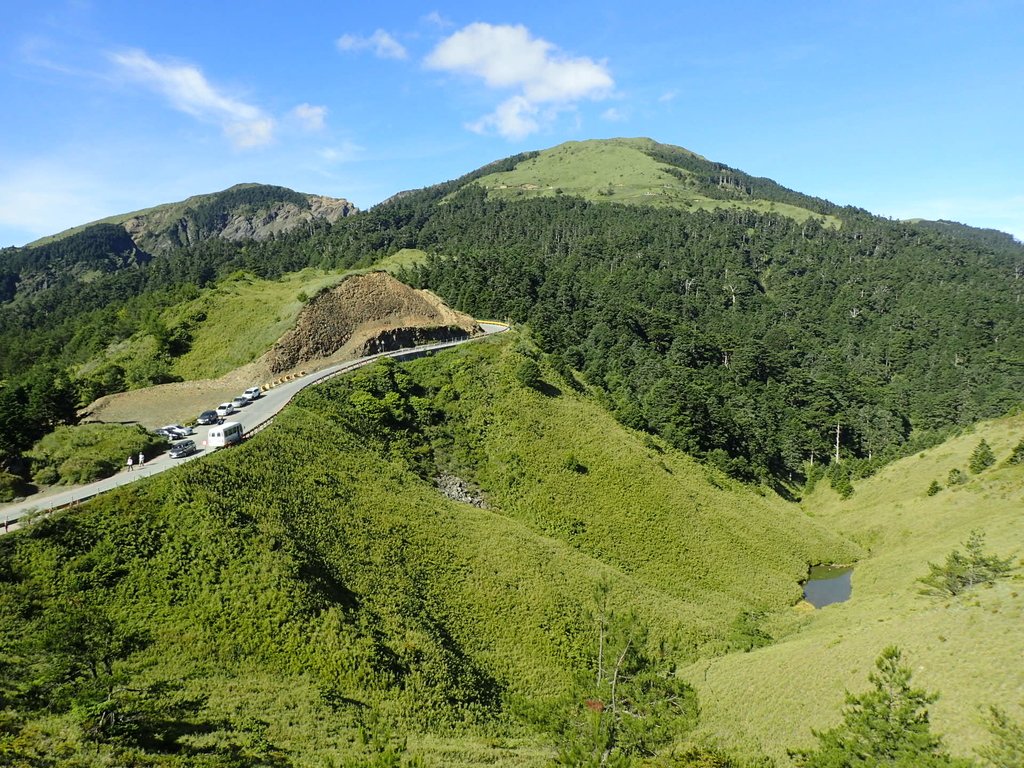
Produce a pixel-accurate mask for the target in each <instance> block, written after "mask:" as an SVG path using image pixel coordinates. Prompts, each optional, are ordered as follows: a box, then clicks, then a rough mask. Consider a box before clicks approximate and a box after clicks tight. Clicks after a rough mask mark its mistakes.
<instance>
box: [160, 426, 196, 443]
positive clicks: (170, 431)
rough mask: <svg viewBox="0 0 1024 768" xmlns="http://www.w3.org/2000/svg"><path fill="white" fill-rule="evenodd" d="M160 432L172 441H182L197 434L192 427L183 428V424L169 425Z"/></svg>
mask: <svg viewBox="0 0 1024 768" xmlns="http://www.w3.org/2000/svg"><path fill="white" fill-rule="evenodd" d="M159 431H160V432H162V433H163V434H165V435H166V436H167V437H168V438H170V439H171V440H181V439H182V438H183V437H188V436H189V435H194V434H195V430H194V429H192V427H183V426H181V424H168V425H166V426H164V427H161V428H160V430H159Z"/></svg>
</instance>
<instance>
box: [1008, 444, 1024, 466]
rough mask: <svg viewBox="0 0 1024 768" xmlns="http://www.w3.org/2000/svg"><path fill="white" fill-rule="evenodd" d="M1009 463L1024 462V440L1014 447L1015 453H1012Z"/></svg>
mask: <svg viewBox="0 0 1024 768" xmlns="http://www.w3.org/2000/svg"><path fill="white" fill-rule="evenodd" d="M1006 463H1007V464H1010V465H1014V464H1024V440H1021V441H1020V442H1019V443H1017V445H1016V446H1015V447H1014V449H1013V453H1011V454H1010V458H1008V459H1007V460H1006Z"/></svg>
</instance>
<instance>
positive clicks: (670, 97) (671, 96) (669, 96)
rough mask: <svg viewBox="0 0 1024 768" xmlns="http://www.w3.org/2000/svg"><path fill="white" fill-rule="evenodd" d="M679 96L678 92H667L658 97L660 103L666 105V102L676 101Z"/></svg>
mask: <svg viewBox="0 0 1024 768" xmlns="http://www.w3.org/2000/svg"><path fill="white" fill-rule="evenodd" d="M678 96H679V91H676V90H672V91H665V92H664V93H663V94H661V96H659V97H658V101H660V102H661V103H663V104H664V103H665V102H669V101H675V100H676V97H678Z"/></svg>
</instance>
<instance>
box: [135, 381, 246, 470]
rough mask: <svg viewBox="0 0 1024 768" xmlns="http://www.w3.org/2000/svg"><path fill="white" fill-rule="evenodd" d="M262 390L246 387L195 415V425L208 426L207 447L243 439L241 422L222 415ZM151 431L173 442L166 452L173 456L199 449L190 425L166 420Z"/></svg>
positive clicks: (218, 446) (180, 456)
mask: <svg viewBox="0 0 1024 768" xmlns="http://www.w3.org/2000/svg"><path fill="white" fill-rule="evenodd" d="M262 395H263V391H262V390H261V389H260V388H259V387H249V389H247V390H245V392H243V393H242V394H241V395H239V396H238V397H236V398H235V399H234V400H232V401H231V402H227V403H221V404H220V405H218V406H217V407H216V408H215V409H214V410H212V411H203V412H202V413H201V414H199V416H198V417H197V418H196V424H197V425H203V426H209V427H210V429H209V430H208V431H207V435H206V447H207V448H222V447H224V446H225V445H233V444H234V443H240V442H242V424H241V422H238V421H225V419H226V418H227V417H228V416H230V415H231V414H233V413H236V412H237V411H238V409H240V408H244V407H245V406H247V405H249V403H251V402H252V401H253V400H258V399H259V398H260V397H262ZM153 432H154V434H157V435H160V436H161V437H165V438H167V439H168V440H169V441H171V442H173V443H174V445H172V446H171V450H170V451H169V452H168V455H169V456H170V457H171V458H172V459H180V458H184V457H185V456H191V455H192V454H193V453H195V452H196V451H198V450H199V447H198V446H197V445H196V442H195V440H191V439H189V438H190V436H191V435H194V434H195V433H196V431H195V429H194V428H192V427H191V426H182V425H181V424H168V425H167V426H164V427H160V428H159V429H156V430H154V431H153Z"/></svg>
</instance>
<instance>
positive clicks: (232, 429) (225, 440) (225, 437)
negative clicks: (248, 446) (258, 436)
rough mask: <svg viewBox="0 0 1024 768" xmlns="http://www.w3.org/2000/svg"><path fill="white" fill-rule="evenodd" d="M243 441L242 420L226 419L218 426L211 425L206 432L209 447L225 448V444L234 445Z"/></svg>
mask: <svg viewBox="0 0 1024 768" xmlns="http://www.w3.org/2000/svg"><path fill="white" fill-rule="evenodd" d="M240 442H242V422H240V421H225V422H224V423H223V424H219V425H217V426H216V427H210V431H209V432H207V433H206V447H207V448H223V447H224V446H225V445H234V444H235V443H240Z"/></svg>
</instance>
